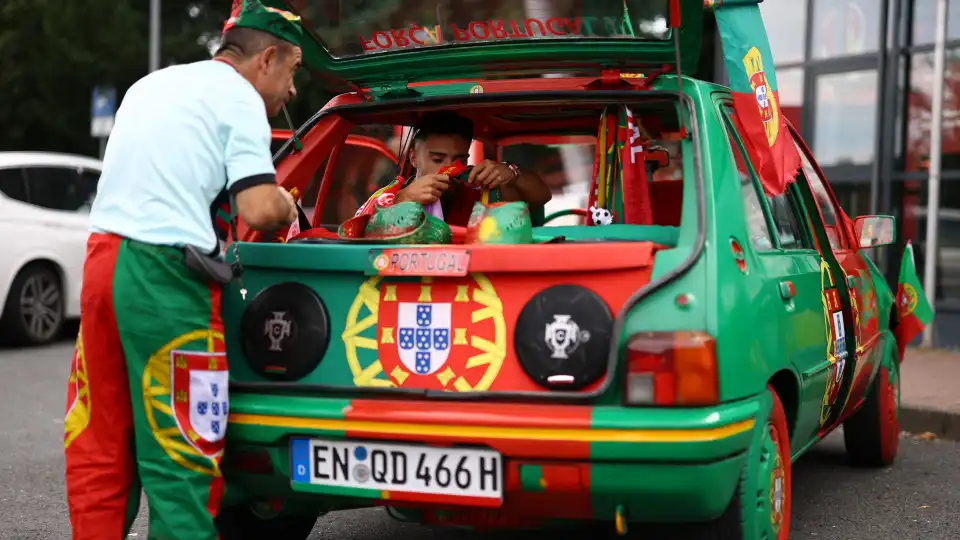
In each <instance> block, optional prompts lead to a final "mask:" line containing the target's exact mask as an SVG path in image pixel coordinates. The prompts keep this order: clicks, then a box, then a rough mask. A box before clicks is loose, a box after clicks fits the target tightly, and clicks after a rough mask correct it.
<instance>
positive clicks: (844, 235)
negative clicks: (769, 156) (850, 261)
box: [787, 127, 856, 253]
mask: <svg viewBox="0 0 960 540" xmlns="http://www.w3.org/2000/svg"><path fill="white" fill-rule="evenodd" d="M787 130H788V132H789V133H790V137H791V140H792V142H793V143H794V144H795V145H796V147H797V151H798V152H799V154H800V160H801V165H800V170H799V171H797V178H796V180H795V182H794V183H796V184H797V185H798V186H800V185H801V178H802V184H803V187H804V188H805V189H806V190H807V192H808V193H809V195H810V197H811V198H812V200H813V203H814V205H815V206H816V210H817V214H816V215H817V216H819V218H820V225H821V226H822V227H823V232H824V236H826V237H827V242H828V244H829V247H830V250H831V251H833V252H834V253H852V252H855V251H856V249H855V248H854V247H853V246H854V243H853V241H852V239H851V238H850V235H849V234H848V233H849V231H848V230H847V219H846V214H845V213H844V212H843V209H842V208H841V207H840V204H839V203H837V198H836V195H835V194H834V193H833V188H831V187H830V183H829V182H827V181H826V175H824V174H823V169H822V168H821V167H820V164H819V163H817V160H816V159H814V157H813V153H812V152H811V151H810V149H809V148H808V147H807V145H806V143H804V141H803V138H801V137H800V135H799V134H798V133H797V132H796V131H795V130H794V129H793V128H790V127H788V129H787ZM803 160H806V161H807V163H809V164H810V168H811V169H812V170H813V172H814V174H815V175H816V177H817V181H818V182H820V185H821V186H823V189H824V191H825V192H826V194H827V199H828V203H829V204H830V206H831V208H832V209H833V213H834V214H835V215H836V216H837V224H836V225H835V226H831V225H827V221H826V220H825V219H824V217H823V209H822V208H820V201H819V200H818V197H817V192H816V190H814V189H813V185H812V184H811V182H810V179H809V178H807V174H806V170H805V169H804V167H803V164H802V162H803ZM804 206H806V205H804ZM807 211H808V213H807V217H808V219H809V218H811V217H812V216H811V215H810V213H809V209H807ZM813 225H814V224H812V223H811V224H810V226H813ZM828 227H834V228H835V230H836V231H837V236H838V238H839V239H840V246H836V247H835V246H834V245H833V244H830V243H829V240H830V236H829V234H828V233H827V230H828ZM815 245H816V244H815Z"/></svg>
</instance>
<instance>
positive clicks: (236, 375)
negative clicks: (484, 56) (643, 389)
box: [224, 83, 702, 398]
mask: <svg viewBox="0 0 960 540" xmlns="http://www.w3.org/2000/svg"><path fill="white" fill-rule="evenodd" d="M665 84H667V83H665ZM570 94H571V93H569V92H568V93H565V94H563V95H553V94H550V93H543V94H531V95H526V96H522V95H519V94H514V95H510V96H503V97H501V98H494V96H489V97H488V98H486V99H485V100H482V102H481V101H478V100H475V99H473V100H471V101H470V103H469V104H463V103H461V104H460V105H459V106H458V108H457V111H458V112H459V113H460V114H461V115H464V116H467V117H470V118H473V119H474V120H475V121H476V122H477V125H478V132H481V133H482V134H483V135H482V140H483V141H484V142H485V143H487V144H488V145H489V146H491V147H493V148H494V149H496V148H498V147H499V146H500V145H504V146H508V145H510V144H514V143H515V142H516V141H518V140H541V139H543V140H550V138H551V137H557V136H567V137H576V138H579V139H588V140H590V139H592V140H596V141H603V142H604V144H607V145H608V148H607V151H606V152H598V153H597V156H599V157H597V156H595V159H598V160H603V161H604V163H603V164H600V163H597V164H595V165H596V167H595V168H596V172H595V174H594V177H595V178H596V180H595V181H594V185H593V186H592V191H593V192H598V193H603V194H605V198H606V199H607V200H606V201H605V202H604V201H603V200H599V202H598V201H594V202H596V203H597V204H601V203H602V205H605V206H606V207H608V208H610V209H611V211H612V213H613V214H619V219H620V221H619V222H618V223H614V224H609V225H604V226H592V225H589V226H588V225H566V226H551V224H550V223H547V224H546V225H541V226H536V227H534V229H533V239H532V242H530V243H524V244H520V245H494V244H446V245H396V244H393V245H390V244H384V243H376V241H375V240H369V239H362V240H350V239H342V238H337V237H336V234H335V233H334V232H333V231H334V230H335V229H333V228H332V227H331V229H332V230H327V231H323V234H320V235H312V234H309V231H308V232H307V233H305V234H302V235H299V236H294V237H293V239H291V240H288V241H287V243H249V242H242V243H240V244H239V246H238V247H239V258H240V261H241V264H242V266H243V270H244V271H243V286H244V287H245V288H246V289H247V290H248V291H249V295H248V297H247V299H246V300H244V299H242V298H241V296H240V294H239V291H238V288H239V286H238V285H237V284H231V285H230V286H228V287H227V289H226V290H225V291H224V313H225V316H224V317H225V324H226V327H227V333H226V335H227V336H228V339H230V340H231V343H230V344H229V347H230V350H232V351H237V352H239V353H242V355H241V354H234V355H233V356H232V357H231V376H232V377H233V379H234V381H236V383H237V384H238V388H241V389H242V388H247V389H253V388H257V389H259V390H261V391H274V390H276V391H284V392H291V391H294V392H302V393H306V394H309V395H320V394H322V395H331V394H344V395H357V394H362V393H368V392H387V393H391V394H396V393H399V394H404V393H407V394H410V393H412V394H417V395H424V394H425V393H426V394H432V395H433V396H435V397H454V394H460V395H462V394H463V393H470V394H474V395H476V394H478V393H482V394H484V395H485V397H488V398H493V397H496V396H498V395H499V396H503V395H505V394H509V395H514V396H515V395H517V394H528V395H529V394H537V395H560V394H565V393H569V394H575V395H577V396H580V397H582V398H589V397H591V396H599V395H600V394H603V393H604V392H605V391H606V389H608V388H609V385H610V383H611V382H612V380H613V375H614V372H615V370H614V369H612V368H613V367H614V366H615V365H616V363H617V361H618V358H617V357H616V353H614V356H611V351H618V350H619V347H617V346H616V345H617V344H616V343H614V342H613V340H614V339H615V338H614V335H615V328H616V326H615V324H614V321H615V319H616V318H617V316H618V315H620V314H621V311H622V310H624V309H625V307H628V305H629V304H630V301H631V297H632V296H634V295H635V294H636V292H637V291H639V290H641V289H643V288H644V286H645V285H647V284H649V283H650V282H651V279H652V277H653V275H654V263H655V261H656V259H657V257H658V254H660V253H664V252H670V251H678V250H677V249H675V248H677V247H678V246H682V247H684V249H681V250H680V251H686V250H688V249H689V248H690V246H691V244H692V241H693V239H694V238H695V236H696V234H697V232H698V230H699V226H701V225H702V224H699V223H698V220H697V216H696V211H694V210H693V209H694V208H696V205H697V202H696V198H697V191H696V189H695V186H694V184H693V180H694V178H695V176H696V175H697V174H698V172H697V171H696V167H695V166H694V164H693V157H692V156H693V154H694V151H693V145H694V144H695V143H694V141H695V140H696V137H697V135H696V133H693V134H692V137H688V138H685V139H680V138H678V137H677V136H676V133H677V129H678V125H679V124H678V118H677V97H676V95H670V94H668V93H667V92H659V91H650V92H639V93H638V92H636V91H629V92H622V93H605V94H604V95H603V96H602V97H597V96H591V95H589V94H590V93H589V92H582V91H581V92H578V93H577V95H576V96H573V95H570ZM451 100H452V101H451ZM409 101H410V103H404V102H394V103H391V104H378V105H375V104H368V105H364V106H353V105H351V106H345V107H341V108H338V107H331V108H329V109H327V110H326V111H325V112H324V114H323V115H321V116H320V117H318V118H316V119H315V120H314V122H313V125H312V126H310V125H308V126H306V129H305V130H304V131H305V133H306V135H305V136H304V137H303V146H304V150H303V151H302V152H297V153H293V154H291V155H289V156H287V157H286V158H285V159H284V160H283V161H281V162H280V164H279V165H278V171H279V172H278V174H279V176H280V177H281V182H282V183H283V184H284V185H285V186H287V187H289V186H290V185H291V184H288V182H287V180H288V179H289V176H287V175H294V176H295V175H296V174H297V171H298V169H299V165H298V164H297V163H294V161H297V160H299V161H300V162H303V163H307V164H309V163H311V162H315V163H319V162H320V160H319V159H316V158H314V157H312V154H311V151H312V150H313V149H316V148H319V146H317V145H316V140H315V139H314V137H332V136H335V135H333V134H339V135H336V136H337V137H338V140H339V141H340V142H339V144H341V145H342V144H346V143H347V142H348V141H349V138H350V137H351V136H354V135H353V134H348V133H349V132H350V131H351V130H352V131H356V130H357V129H359V128H361V127H363V126H365V125H370V124H377V125H392V126H404V125H409V124H410V123H411V121H412V120H414V119H415V118H416V115H417V114H418V113H420V112H422V111H423V110H429V109H433V108H445V107H453V106H454V105H453V104H452V103H453V101H456V100H455V99H453V98H448V99H446V100H444V99H440V98H436V99H427V100H409ZM605 119H606V120H605ZM607 120H609V121H608V122H607ZM619 121H623V122H625V123H624V124H623V126H624V127H626V126H628V125H631V126H632V125H634V124H636V125H637V126H639V128H640V132H642V133H643V138H642V142H643V145H644V148H645V150H643V152H640V153H637V151H636V149H635V148H632V146H631V139H630V138H629V137H628V136H627V134H626V131H624V130H623V129H620V128H618V126H619V125H620V124H619V123H618V122H619ZM341 123H343V124H346V127H343V126H341V127H340V128H339V129H337V128H336V126H338V125H339V124H341ZM598 125H599V126H601V127H600V128H598ZM603 126H607V127H608V129H609V130H610V131H609V132H608V133H607V134H606V135H604V134H603V133H602V130H603V129H604V128H603ZM688 127H689V126H688ZM598 129H599V131H598ZM633 142H634V143H636V142H637V141H633ZM660 145H663V147H664V148H669V149H670V152H669V153H670V157H669V161H670V166H671V169H670V175H669V177H661V176H659V175H658V174H653V173H651V175H650V176H649V178H648V177H646V176H644V177H643V178H642V179H641V178H640V177H638V178H636V179H635V180H636V181H635V182H633V185H644V186H646V190H647V191H646V194H645V195H643V197H644V198H645V199H646V200H647V202H648V203H652V204H651V205H650V206H651V210H652V211H651V212H649V213H647V214H643V215H639V214H636V213H633V214H631V212H629V211H625V208H626V207H627V205H624V202H625V201H627V200H629V199H630V198H631V197H632V196H633V197H635V196H636V194H635V193H633V192H632V191H631V188H630V187H629V186H628V185H627V183H626V182H624V178H623V177H624V174H625V173H624V171H625V170H626V169H628V168H629V167H630V165H629V160H630V159H631V156H639V157H638V159H637V160H636V161H637V163H641V164H642V163H647V166H648V167H649V166H651V165H650V162H648V161H645V160H644V159H643V157H644V156H647V157H650V156H654V155H655V154H654V153H653V152H654V150H653V148H655V147H658V146H660ZM647 151H650V152H651V153H650V154H647V153H646V152H647ZM663 152H666V151H665V150H663ZM335 154H337V151H336V150H335V151H334V153H333V154H331V156H333V155H335ZM657 155H659V154H657ZM604 156H605V157H604ZM335 160H336V158H335V157H331V158H330V161H335ZM659 165H660V166H662V165H664V164H663V163H660V164H659ZM335 166H336V163H332V164H330V163H328V164H327V167H335ZM640 167H643V165H640ZM308 169H309V168H308ZM605 170H606V171H607V172H606V173H604V171H605ZM645 170H646V169H645ZM650 170H652V169H650ZM664 170H666V169H664ZM677 174H679V175H681V179H679V180H677V179H676V175H677ZM308 176H309V177H315V176H316V169H315V168H314V169H310V170H309V171H308V173H307V174H305V176H304V177H305V178H306V177H308ZM326 180H330V181H331V182H332V181H334V180H335V179H333V178H329V179H326V178H325V181H326ZM294 184H296V182H294ZM296 185H298V186H300V187H301V189H303V186H302V185H300V184H296ZM320 191H321V193H323V192H324V189H323V188H321V190H320ZM333 193H338V192H332V191H329V190H328V194H333ZM318 206H319V205H318ZM685 208H686V211H685V210H684V209H685ZM687 215H689V216H690V217H689V218H684V220H681V216H687ZM630 216H633V217H630ZM681 221H682V223H681ZM228 254H229V255H231V256H233V255H234V252H233V249H232V248H230V249H228ZM682 259H683V257H677V256H675V255H674V256H671V257H669V259H668V260H669V261H670V262H669V263H663V264H659V265H658V268H657V273H658V274H661V275H662V274H663V273H665V272H669V271H670V270H672V269H673V268H675V267H676V266H677V265H680V264H681V261H682Z"/></svg>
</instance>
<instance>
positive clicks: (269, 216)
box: [235, 182, 297, 231]
mask: <svg viewBox="0 0 960 540" xmlns="http://www.w3.org/2000/svg"><path fill="white" fill-rule="evenodd" d="M235 197H236V201H237V214H238V215H239V216H240V219H242V220H243V221H245V222H246V223H247V225H249V226H250V227H251V228H253V229H255V230H258V231H270V230H273V229H276V228H278V227H283V226H286V225H289V224H291V223H293V221H294V220H295V219H297V205H296V203H295V202H294V200H293V196H292V195H290V193H289V192H288V191H287V190H285V189H283V188H282V187H280V186H278V185H277V184H275V183H272V182H268V183H265V184H257V185H255V186H251V187H249V188H247V189H244V190H243V191H241V192H239V193H237V194H236V195H235Z"/></svg>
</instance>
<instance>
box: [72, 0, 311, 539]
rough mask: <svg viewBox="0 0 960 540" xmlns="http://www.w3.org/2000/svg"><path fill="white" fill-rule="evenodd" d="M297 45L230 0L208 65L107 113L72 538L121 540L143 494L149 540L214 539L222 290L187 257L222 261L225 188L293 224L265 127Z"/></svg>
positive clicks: (155, 79) (76, 383)
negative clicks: (217, 215)
mask: <svg viewBox="0 0 960 540" xmlns="http://www.w3.org/2000/svg"><path fill="white" fill-rule="evenodd" d="M302 33H303V30H302V28H301V27H300V25H299V19H298V18H297V17H295V16H293V15H291V14H290V13H287V12H283V11H277V10H272V9H268V8H265V7H264V6H263V5H262V4H261V3H260V2H259V0H243V1H242V2H241V0H236V1H235V2H234V7H233V11H232V13H231V17H230V19H229V20H228V21H227V23H226V25H225V27H224V35H223V45H222V47H221V49H220V51H219V52H218V53H217V55H216V57H215V58H214V59H213V60H208V61H202V62H196V63H193V64H189V65H182V66H174V67H169V68H166V69H162V70H160V71H157V72H154V73H151V74H150V75H148V76H146V77H144V78H143V79H141V80H140V81H138V82H137V83H136V84H134V85H133V86H132V87H130V89H129V90H128V91H127V93H126V96H125V97H124V99H123V103H122V104H121V106H120V109H119V110H118V112H117V117H116V125H115V127H114V130H113V133H112V135H111V137H110V141H109V144H108V145H107V148H106V153H105V156H104V168H103V173H102V176H101V178H100V183H99V188H98V192H97V196H96V199H95V201H94V203H93V209H92V211H91V215H90V221H91V231H92V232H91V235H90V238H89V240H88V244H87V258H86V262H85V266H84V276H83V291H82V300H81V305H82V308H81V330H80V335H79V337H78V338H77V345H76V350H75V352H74V356H73V362H72V367H71V373H70V379H69V386H68V400H67V416H66V421H65V431H66V433H65V436H64V447H65V454H66V484H67V498H68V502H69V506H70V520H71V524H72V529H73V538H74V539H75V540H118V539H120V538H126V536H127V533H128V531H129V528H130V525H131V523H132V522H133V519H134V517H135V516H136V513H137V509H138V506H139V499H140V489H141V486H142V487H143V489H144V490H145V491H146V494H147V500H148V503H149V510H150V519H149V529H150V534H149V537H150V538H151V539H164V540H188V539H189V540H213V539H215V538H217V537H218V534H217V530H216V527H215V525H214V518H215V516H216V514H217V511H218V508H219V506H220V498H221V495H222V493H223V478H222V476H221V472H220V461H221V456H222V452H223V446H224V434H225V431H226V424H227V414H228V411H229V393H228V389H227V358H226V354H225V352H224V351H225V347H224V341H223V321H222V320H221V318H220V295H221V284H220V282H218V281H217V280H215V279H213V278H212V277H208V276H205V275H204V274H203V272H201V271H198V270H196V269H195V268H196V267H197V265H190V266H188V265H187V263H186V260H187V259H189V256H188V254H189V255H192V256H193V259H194V261H196V260H197V259H198V258H200V259H202V258H204V257H216V254H217V252H218V251H219V250H218V242H217V237H216V235H215V233H214V228H213V223H212V217H211V214H212V210H211V205H212V204H213V202H214V201H215V199H216V198H217V197H218V194H220V193H221V192H223V191H224V190H225V191H227V192H229V193H230V194H231V195H233V196H234V198H235V201H236V205H235V208H236V209H237V213H238V214H239V216H240V217H241V218H243V219H244V221H246V222H247V223H248V224H249V225H250V226H251V227H253V228H255V229H259V230H271V229H274V228H277V227H281V226H285V225H287V224H289V223H291V222H292V221H293V220H294V219H296V216H297V212H296V207H295V205H294V201H293V198H292V197H291V196H290V195H289V194H288V193H287V192H286V191H285V190H283V189H282V188H280V187H279V186H277V184H276V181H275V178H274V175H275V173H276V171H275V169H274V166H273V161H272V159H271V155H270V125H269V123H268V117H269V116H273V115H275V114H277V113H278V112H279V111H280V110H281V109H282V107H283V106H284V104H285V103H286V102H287V101H288V100H290V99H292V98H293V97H294V96H295V95H296V91H295V90H294V87H293V76H294V73H295V72H296V71H297V69H298V68H299V67H300V62H301V51H300V47H299V40H300V37H301V35H302ZM204 254H207V255H204ZM198 256H199V257H198ZM207 262H208V263H210V262H213V263H214V264H216V262H215V261H214V259H208V260H207ZM220 264H222V261H221V262H220Z"/></svg>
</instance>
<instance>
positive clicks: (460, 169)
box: [437, 161, 473, 184]
mask: <svg viewBox="0 0 960 540" xmlns="http://www.w3.org/2000/svg"><path fill="white" fill-rule="evenodd" d="M471 170H473V167H471V166H468V165H464V164H463V163H462V162H460V161H455V162H453V163H452V164H451V165H447V166H446V167H444V168H442V169H440V170H439V171H437V174H445V175H447V176H448V177H450V180H453V181H454V182H460V183H461V184H466V183H467V178H468V177H469V176H470V171H471Z"/></svg>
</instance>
